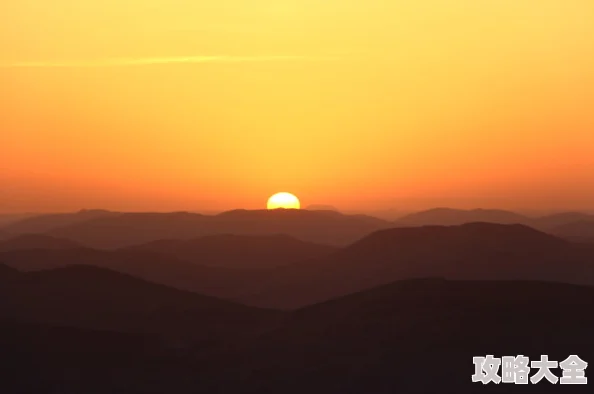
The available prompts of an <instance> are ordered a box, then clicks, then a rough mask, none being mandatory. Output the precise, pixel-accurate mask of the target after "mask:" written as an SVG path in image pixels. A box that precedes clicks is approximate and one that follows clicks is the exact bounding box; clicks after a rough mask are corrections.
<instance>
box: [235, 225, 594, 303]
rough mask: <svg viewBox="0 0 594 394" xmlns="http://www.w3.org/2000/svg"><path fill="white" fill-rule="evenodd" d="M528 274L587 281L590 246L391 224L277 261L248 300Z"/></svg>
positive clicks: (591, 272)
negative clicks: (337, 245)
mask: <svg viewBox="0 0 594 394" xmlns="http://www.w3.org/2000/svg"><path fill="white" fill-rule="evenodd" d="M427 276H429V277H432V276H440V277H445V278H450V279H514V280H519V279H527V280H550V281H560V282H567V283H576V284H594V248H592V247H585V246H581V245H577V244H572V243H570V242H567V241H564V240H562V239H559V238H556V237H554V236H551V235H548V234H545V233H542V232H539V231H537V230H534V229H532V228H530V227H527V226H523V225H500V224H492V223H471V224H465V225H462V226H450V227H446V226H426V227H416V228H396V229H389V230H382V231H378V232H375V233H373V234H371V235H370V236H368V237H365V238H364V239H362V240H360V241H359V242H356V243H354V244H353V245H350V246H349V247H346V248H344V249H341V250H339V251H337V252H336V253H333V254H332V255H330V256H328V257H322V258H318V259H312V260H310V261H307V262H300V263H296V264H292V265H290V266H287V267H282V269H277V270H275V271H274V272H273V273H271V274H269V276H268V277H267V279H268V283H267V284H266V285H262V287H263V288H266V290H265V291H263V292H261V293H259V294H252V295H251V296H247V297H244V298H242V301H244V302H247V303H250V304H252V305H259V306H268V307H278V308H291V307H299V306H303V305H307V304H311V303H314V302H319V301H322V300H325V299H329V298H332V297H336V296H340V295H345V294H349V293H352V292H355V291H360V290H363V289H366V288H371V287H374V286H378V285H381V284H385V283H390V282H393V281H396V280H402V279H411V278H419V277H427Z"/></svg>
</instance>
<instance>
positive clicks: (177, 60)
mask: <svg viewBox="0 0 594 394" xmlns="http://www.w3.org/2000/svg"><path fill="white" fill-rule="evenodd" d="M336 59H337V57H335V56H298V55H272V56H175V57H151V58H137V59H132V58H115V59H102V60H94V61H60V62H53V61H51V62H46V61H41V62H17V63H11V64H5V65H0V67H3V68H80V67H123V66H124V67H125V66H147V65H160V64H198V63H247V62H275V61H279V62H282V61H324V60H336Z"/></svg>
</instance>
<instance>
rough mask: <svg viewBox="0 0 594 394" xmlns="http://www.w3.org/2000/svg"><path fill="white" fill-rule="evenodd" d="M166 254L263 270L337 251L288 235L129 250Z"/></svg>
mask: <svg viewBox="0 0 594 394" xmlns="http://www.w3.org/2000/svg"><path fill="white" fill-rule="evenodd" d="M127 249H128V250H137V251H145V252H155V253H163V254H168V255H172V256H176V257H178V258H179V259H182V260H186V261H191V262H195V263H197V264H201V265H206V266H213V267H227V268H240V269H262V268H271V267H278V266H283V265H287V264H289V263H294V262H297V261H301V260H306V259H310V258H314V257H319V256H325V255H328V254H330V253H331V252H333V251H335V250H336V248H335V247H332V246H327V245H318V244H313V243H309V242H304V241H300V240H297V239H295V238H292V237H289V236H287V235H263V236H255V235H250V236H246V235H230V234H225V235H209V236H205V237H201V238H197V239H192V240H160V241H154V242H150V243H147V244H143V245H138V246H134V247H130V248H127Z"/></svg>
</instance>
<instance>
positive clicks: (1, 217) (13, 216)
mask: <svg viewBox="0 0 594 394" xmlns="http://www.w3.org/2000/svg"><path fill="white" fill-rule="evenodd" d="M32 216H36V214H34V213H4V214H0V227H5V226H8V225H9V224H12V223H16V222H18V221H20V220H23V219H27V218H30V217H32Z"/></svg>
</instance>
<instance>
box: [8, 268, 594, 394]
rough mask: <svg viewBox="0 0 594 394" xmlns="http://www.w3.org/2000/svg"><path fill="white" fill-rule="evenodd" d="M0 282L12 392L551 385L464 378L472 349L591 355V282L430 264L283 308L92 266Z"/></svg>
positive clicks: (241, 393) (316, 392)
mask: <svg viewBox="0 0 594 394" xmlns="http://www.w3.org/2000/svg"><path fill="white" fill-rule="evenodd" d="M7 273H8V275H6V274H7ZM0 285H1V286H0V293H1V294H0V296H1V298H0V299H2V300H3V302H2V303H1V304H0V361H2V363H3V365H4V368H3V379H2V380H0V389H1V390H2V392H9V393H21V392H22V393H25V392H46V393H50V392H60V393H64V394H75V393H81V392H85V393H101V394H103V393H105V394H106V393H130V394H140V393H147V392H151V393H155V394H160V393H163V394H165V393H171V392H175V393H179V394H186V393H187V394H190V393H196V392H208V393H238V394H248V393H256V392H258V393H266V394H272V393H278V392H283V393H289V394H298V393H303V392H310V393H313V394H339V393H341V394H342V393H347V394H361V393H372V394H376V393H377V394H380V393H381V394H384V393H385V394H387V393H393V392H400V393H426V392H452V393H454V392H455V393H475V392H481V391H486V392H495V391H493V390H495V389H499V390H503V391H502V392H506V393H516V392H517V393H520V392H522V393H523V392H533V393H534V392H538V393H557V392H559V387H557V386H556V385H550V384H547V383H546V382H545V383H540V384H539V385H530V386H526V387H522V386H517V385H508V386H507V387H506V386H505V385H503V386H496V387H493V386H494V385H491V386H483V385H482V384H480V383H479V384H476V383H472V382H471V375H472V373H473V365H472V357H475V356H481V355H482V356H484V355H486V354H494V355H495V356H496V357H502V356H505V355H517V354H522V355H525V356H528V357H530V359H532V360H534V359H538V358H540V355H541V354H547V355H549V357H550V359H551V360H557V361H562V360H564V359H565V358H567V357H568V356H569V355H570V354H578V355H579V356H580V357H581V358H582V359H584V360H591V359H592V357H594V338H593V337H592V332H593V330H594V318H593V316H592V314H590V313H586V311H587V310H589V307H591V305H593V304H594V287H582V286H575V285H566V284H555V283H543V282H534V281H511V282H510V281H449V280H445V279H442V278H424V279H416V280H407V281H399V282H395V283H389V284H386V285H383V286H379V287H375V288H371V289H367V290H365V291H362V292H357V293H353V294H350V295H347V296H344V297H340V298H335V299H332V300H329V301H327V302H324V303H319V304H316V305H311V306H307V307H305V308H301V309H298V310H295V311H292V312H279V311H274V310H268V309H260V308H253V307H246V306H241V305H238V304H234V303H232V302H228V301H223V300H219V299H216V298H212V297H206V296H202V295H199V294H193V293H188V292H183V291H179V290H175V289H170V288H167V287H164V286H161V285H157V284H152V283H148V282H145V281H143V280H140V279H135V278H132V277H129V276H127V275H123V274H119V273H116V272H113V271H111V270H105V269H100V268H93V267H81V266H73V267H68V268H61V269H55V270H49V271H42V272H34V273H21V272H18V271H15V270H12V269H10V268H7V267H3V266H1V265H0ZM32 355H34V357H32ZM534 372H535V371H534ZM553 372H554V373H555V374H557V376H559V375H560V371H559V370H554V371H553ZM289 383H290V384H289ZM518 387H519V388H518ZM583 388H584V390H582V391H580V390H579V389H580V387H577V388H575V390H572V392H574V391H575V392H587V387H583ZM520 389H521V390H520ZM479 390H481V391H479Z"/></svg>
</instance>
